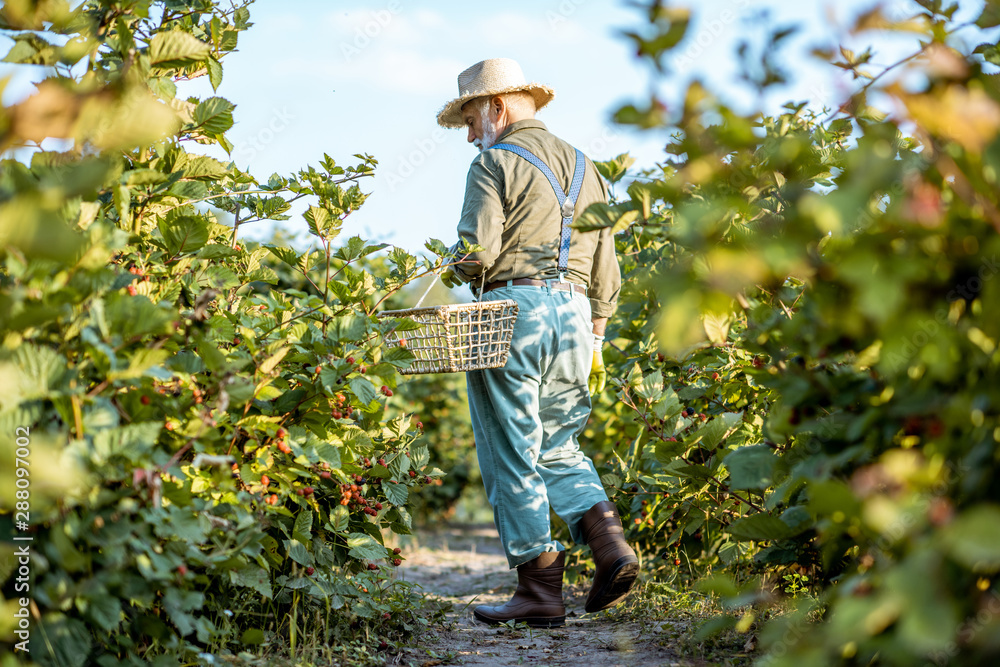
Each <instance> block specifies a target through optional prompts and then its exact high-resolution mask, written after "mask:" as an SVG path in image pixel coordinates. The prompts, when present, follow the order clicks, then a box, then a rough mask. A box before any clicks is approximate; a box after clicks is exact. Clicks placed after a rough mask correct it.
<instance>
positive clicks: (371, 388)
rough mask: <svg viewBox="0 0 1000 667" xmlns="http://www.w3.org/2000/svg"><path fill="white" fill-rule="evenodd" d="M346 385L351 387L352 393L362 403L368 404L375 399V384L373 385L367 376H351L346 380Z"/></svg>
mask: <svg viewBox="0 0 1000 667" xmlns="http://www.w3.org/2000/svg"><path fill="white" fill-rule="evenodd" d="M347 386H348V387H350V388H351V391H352V392H354V395H355V396H357V397H358V400H359V401H361V403H362V404H363V405H368V404H369V403H371V402H372V401H374V400H375V397H376V396H377V394H376V392H375V385H373V384H372V383H371V382H370V381H369V380H368V378H363V377H356V378H351V379H350V381H348V383H347Z"/></svg>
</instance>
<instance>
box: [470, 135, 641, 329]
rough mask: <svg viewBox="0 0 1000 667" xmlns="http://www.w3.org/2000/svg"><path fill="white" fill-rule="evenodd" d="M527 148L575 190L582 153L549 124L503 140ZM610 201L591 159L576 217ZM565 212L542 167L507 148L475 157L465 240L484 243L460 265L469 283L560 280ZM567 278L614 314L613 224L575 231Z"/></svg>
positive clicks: (602, 311) (594, 310) (617, 280)
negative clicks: (573, 185) (481, 279)
mask: <svg viewBox="0 0 1000 667" xmlns="http://www.w3.org/2000/svg"><path fill="white" fill-rule="evenodd" d="M500 142H504V143H510V144H516V145H518V146H522V147H524V148H526V149H528V150H529V151H531V152H532V153H534V154H535V155H536V156H538V157H539V158H540V159H541V160H542V162H544V163H545V164H547V165H548V166H549V169H551V170H552V172H553V173H554V174H555V176H556V179H557V180H558V181H559V184H560V185H561V186H562V188H563V192H569V188H570V184H571V182H572V180H573V171H574V169H575V168H576V152H575V151H574V149H573V147H572V146H570V145H569V144H568V143H566V142H565V141H563V140H561V139H559V138H557V137H556V136H554V135H553V134H551V133H550V132H549V131H548V129H547V128H546V127H545V124H544V123H541V122H540V121H537V120H521V121H518V122H516V123H512V124H511V125H510V126H509V127H508V128H507V129H506V130H505V131H504V132H503V134H501V135H500V136H499V137H498V138H497V143H500ZM606 201H608V188H607V185H606V184H605V183H604V180H603V179H602V178H601V176H600V174H599V173H598V172H597V168H596V167H594V164H593V163H592V162H591V161H590V160H589V159H587V160H586V173H585V175H584V178H583V186H582V187H581V188H580V196H579V197H577V201H576V209H575V216H579V215H580V213H582V212H583V211H584V210H585V209H586V208H587V207H588V206H590V205H591V204H593V203H594V202H606ZM561 226H562V214H561V213H560V212H559V201H558V200H557V199H556V194H555V192H554V191H553V190H552V186H551V185H550V184H549V181H548V179H547V178H546V177H545V175H544V174H543V173H542V171H541V170H540V169H538V167H536V166H534V165H533V164H531V163H530V162H528V161H527V160H525V159H524V158H522V157H520V156H519V155H516V154H514V153H511V152H510V151H505V150H503V149H494V150H491V149H487V150H485V151H483V152H481V153H480V154H479V155H478V156H477V157H476V159H474V160H473V161H472V166H471V167H470V168H469V177H468V181H467V182H466V186H465V203H464V205H463V207H462V219H461V221H460V222H459V223H458V237H459V239H460V241H459V243H458V244H456V246H455V247H454V249H458V248H460V247H461V241H462V240H465V241H468V242H469V243H471V244H477V245H480V246H482V247H483V248H484V250H483V251H482V252H476V253H473V254H471V255H469V257H468V258H467V259H466V261H465V262H462V263H460V264H457V265H456V266H455V267H454V271H455V273H456V274H457V275H458V276H459V277H460V278H461V279H462V280H464V281H465V282H473V281H474V284H475V285H476V286H477V287H478V285H479V282H480V276H481V274H482V273H483V272H484V271H485V273H486V277H485V283H486V284H489V283H492V282H496V281H501V280H515V279H518V278H533V279H536V280H552V279H558V278H559V271H558V262H559V234H560V228H561ZM566 280H568V281H569V282H572V283H577V284H580V285H584V286H586V287H587V294H588V296H589V298H590V306H591V314H592V317H595V318H600V317H610V316H611V315H612V314H613V313H614V311H615V307H616V305H617V302H618V292H619V290H620V289H621V271H620V269H619V268H618V258H617V257H616V256H615V242H614V237H613V236H612V235H611V229H610V228H604V229H601V230H599V231H592V232H582V231H580V230H578V229H574V230H573V233H572V236H571V239H570V248H569V270H568V272H567V274H566Z"/></svg>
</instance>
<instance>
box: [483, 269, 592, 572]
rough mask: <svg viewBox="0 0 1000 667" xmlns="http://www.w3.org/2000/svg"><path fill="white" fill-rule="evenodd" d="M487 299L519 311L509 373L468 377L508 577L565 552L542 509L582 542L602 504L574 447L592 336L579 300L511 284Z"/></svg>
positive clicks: (582, 422) (585, 409)
mask: <svg viewBox="0 0 1000 667" xmlns="http://www.w3.org/2000/svg"><path fill="white" fill-rule="evenodd" d="M488 298H489V299H490V300H501V299H513V300H515V301H516V302H517V305H518V309H519V310H518V315H517V322H516V323H515V324H514V336H513V339H512V341H511V346H510V357H509V358H508V360H507V364H506V365H505V366H504V367H503V368H493V369H487V370H481V371H470V372H469V373H467V374H466V378H467V381H468V387H469V407H470V411H471V413H472V428H473V432H474V433H475V436H476V450H477V454H478V457H479V467H480V470H481V472H482V477H483V484H484V485H485V486H486V495H487V497H488V498H489V501H490V504H491V505H492V506H493V518H494V521H495V522H496V527H497V531H498V532H499V533H500V541H501V542H502V543H503V548H504V551H505V552H506V554H507V562H508V563H509V564H510V567H511V568H514V567H517V566H518V565H521V564H523V563H527V562H528V561H530V560H533V559H534V558H536V557H537V556H538V555H539V554H540V553H542V552H543V551H562V550H563V545H562V544H560V543H559V542H558V541H555V540H553V539H552V532H551V527H550V525H549V509H550V508H551V509H552V510H553V511H555V513H556V514H557V515H558V516H559V517H560V518H561V519H562V520H563V521H565V522H566V524H567V525H568V526H569V528H570V534H571V536H572V537H573V540H574V541H575V542H577V543H581V542H582V540H583V538H582V535H581V534H580V530H579V526H578V524H579V521H580V518H581V517H583V515H584V514H585V513H586V512H587V510H589V509H590V508H591V507H593V506H594V505H596V504H597V503H599V502H602V501H605V500H607V499H608V496H607V494H606V493H605V491H604V487H603V486H602V485H601V480H600V478H599V477H598V475H597V471H596V470H595V469H594V464H593V462H592V461H591V460H590V458H589V457H587V456H586V455H584V453H583V452H581V451H580V443H579V441H578V438H579V436H580V434H581V433H582V432H583V429H584V427H585V426H586V423H587V419H588V417H589V416H590V394H589V393H588V391H587V378H588V377H589V375H590V366H591V363H592V361H593V341H594V335H593V333H592V323H591V319H590V301H589V300H588V299H587V298H586V297H585V296H583V295H582V294H578V293H576V292H571V291H568V290H560V289H551V288H549V287H531V286H520V285H515V286H510V287H502V288H500V289H496V290H492V291H490V293H489V297H488Z"/></svg>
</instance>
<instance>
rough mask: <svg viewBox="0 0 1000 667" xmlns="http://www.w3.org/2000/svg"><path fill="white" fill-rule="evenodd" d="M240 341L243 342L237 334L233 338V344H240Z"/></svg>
mask: <svg viewBox="0 0 1000 667" xmlns="http://www.w3.org/2000/svg"><path fill="white" fill-rule="evenodd" d="M242 342H243V341H241V340H240V337H239V336H237V337H236V338H234V339H233V345H239V344H240V343H242Z"/></svg>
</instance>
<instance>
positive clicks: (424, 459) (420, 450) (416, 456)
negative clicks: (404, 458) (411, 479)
mask: <svg viewBox="0 0 1000 667" xmlns="http://www.w3.org/2000/svg"><path fill="white" fill-rule="evenodd" d="M410 455H411V456H412V457H413V460H412V462H411V463H412V465H413V469H414V470H421V469H423V467H424V466H426V465H427V464H428V463H430V461H431V455H430V452H429V451H428V449H427V446H426V445H415V446H414V447H412V448H411V449H410Z"/></svg>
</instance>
